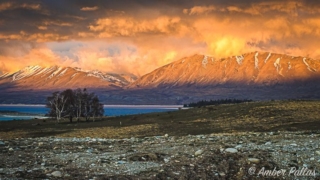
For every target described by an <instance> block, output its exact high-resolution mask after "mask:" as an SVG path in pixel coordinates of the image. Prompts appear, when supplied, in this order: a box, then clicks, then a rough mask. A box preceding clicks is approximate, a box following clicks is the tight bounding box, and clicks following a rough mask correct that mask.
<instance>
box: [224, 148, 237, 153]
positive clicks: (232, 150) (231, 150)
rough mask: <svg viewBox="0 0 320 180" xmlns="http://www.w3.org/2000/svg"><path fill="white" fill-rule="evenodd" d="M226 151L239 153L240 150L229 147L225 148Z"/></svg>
mask: <svg viewBox="0 0 320 180" xmlns="http://www.w3.org/2000/svg"><path fill="white" fill-rule="evenodd" d="M225 152H228V153H237V152H238V150H237V149H235V148H227V149H226V150H225Z"/></svg>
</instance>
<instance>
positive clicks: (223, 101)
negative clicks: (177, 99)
mask: <svg viewBox="0 0 320 180" xmlns="http://www.w3.org/2000/svg"><path fill="white" fill-rule="evenodd" d="M251 101H252V100H251V99H218V100H209V101H207V100H202V101H199V102H196V103H190V104H184V105H183V107H202V106H208V105H219V104H236V103H243V102H251Z"/></svg>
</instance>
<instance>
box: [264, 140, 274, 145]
mask: <svg viewBox="0 0 320 180" xmlns="http://www.w3.org/2000/svg"><path fill="white" fill-rule="evenodd" d="M271 144H272V143H271V142H270V141H269V142H266V143H265V144H264V145H267V146H268V145H271Z"/></svg>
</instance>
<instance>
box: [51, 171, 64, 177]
mask: <svg viewBox="0 0 320 180" xmlns="http://www.w3.org/2000/svg"><path fill="white" fill-rule="evenodd" d="M51 175H52V176H54V177H62V173H61V172H60V171H54V172H52V173H51Z"/></svg>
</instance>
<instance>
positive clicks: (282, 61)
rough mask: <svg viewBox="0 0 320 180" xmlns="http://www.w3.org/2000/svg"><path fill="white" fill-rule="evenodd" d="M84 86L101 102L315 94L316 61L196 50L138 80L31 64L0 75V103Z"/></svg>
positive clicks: (319, 71)
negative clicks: (215, 54)
mask: <svg viewBox="0 0 320 180" xmlns="http://www.w3.org/2000/svg"><path fill="white" fill-rule="evenodd" d="M78 87H80V88H88V89H89V90H91V91H94V92H96V93H97V94H98V95H99V97H100V98H101V100H102V101H103V102H104V103H105V104H183V103H188V102H195V101H199V100H204V99H222V98H238V99H244V98H248V99H254V100H269V99H319V98H320V91H319V90H320V61H319V60H314V59H310V58H307V57H292V56H288V55H282V54H273V53H266V52H254V53H248V54H244V55H241V56H232V57H229V58H223V59H216V58H213V57H208V56H203V55H194V56H191V57H186V58H183V59H180V60H178V61H175V62H173V63H170V64H168V65H165V66H163V67H160V68H158V69H156V70H154V71H152V72H151V73H148V74H146V75H144V76H142V77H140V78H138V79H137V80H135V77H134V76H132V75H117V74H108V73H102V72H99V71H83V70H81V69H78V68H61V67H57V66H54V67H49V68H41V67H39V66H29V67H27V68H25V69H22V70H20V71H18V72H16V73H13V74H3V75H2V76H0V91H2V92H3V93H2V94H3V96H2V97H0V103H43V102H44V100H45V96H46V95H48V94H49V93H51V92H52V91H54V90H59V89H66V88H78Z"/></svg>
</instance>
